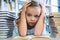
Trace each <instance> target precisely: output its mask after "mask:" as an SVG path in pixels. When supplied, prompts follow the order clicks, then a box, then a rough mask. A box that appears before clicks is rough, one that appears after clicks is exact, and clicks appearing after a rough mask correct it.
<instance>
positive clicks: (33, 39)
mask: <svg viewBox="0 0 60 40" xmlns="http://www.w3.org/2000/svg"><path fill="white" fill-rule="evenodd" d="M12 40H51V38H50V37H47V36H41V37H40V36H39V37H36V36H33V35H29V36H26V37H20V36H17V37H15V38H13V39H12Z"/></svg>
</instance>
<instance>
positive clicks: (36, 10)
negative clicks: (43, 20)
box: [26, 7, 41, 26]
mask: <svg viewBox="0 0 60 40" xmlns="http://www.w3.org/2000/svg"><path fill="white" fill-rule="evenodd" d="M40 13H41V8H40V7H28V8H27V11H26V20H27V23H28V24H29V25H30V26H34V25H35V24H36V23H37V21H38V19H39V17H40Z"/></svg>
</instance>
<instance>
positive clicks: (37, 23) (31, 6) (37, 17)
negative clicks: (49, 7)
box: [17, 1, 44, 36]
mask: <svg viewBox="0 0 60 40" xmlns="http://www.w3.org/2000/svg"><path fill="white" fill-rule="evenodd" d="M20 14H21V15H19V18H18V20H17V25H18V32H19V35H20V36H26V35H32V34H33V35H35V36H40V35H41V34H42V32H43V30H44V21H43V20H44V12H43V6H42V4H39V3H37V2H35V1H31V2H29V3H25V5H24V6H23V8H22V11H21V13H20Z"/></svg>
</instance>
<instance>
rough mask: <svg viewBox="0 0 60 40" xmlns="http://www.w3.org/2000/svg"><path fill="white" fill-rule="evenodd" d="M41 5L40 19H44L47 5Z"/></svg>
mask: <svg viewBox="0 0 60 40" xmlns="http://www.w3.org/2000/svg"><path fill="white" fill-rule="evenodd" d="M39 5H40V7H41V16H40V17H41V18H42V17H44V11H45V5H44V4H43V3H40V4H39Z"/></svg>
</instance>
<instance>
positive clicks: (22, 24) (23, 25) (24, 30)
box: [18, 12, 27, 36]
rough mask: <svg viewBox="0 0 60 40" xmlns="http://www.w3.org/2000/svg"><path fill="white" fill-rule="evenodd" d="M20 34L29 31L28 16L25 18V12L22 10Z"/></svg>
mask: <svg viewBox="0 0 60 40" xmlns="http://www.w3.org/2000/svg"><path fill="white" fill-rule="evenodd" d="M18 30H19V34H20V35H21V36H26V33H27V24H26V18H25V12H22V13H21V18H20V21H19V28H18Z"/></svg>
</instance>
